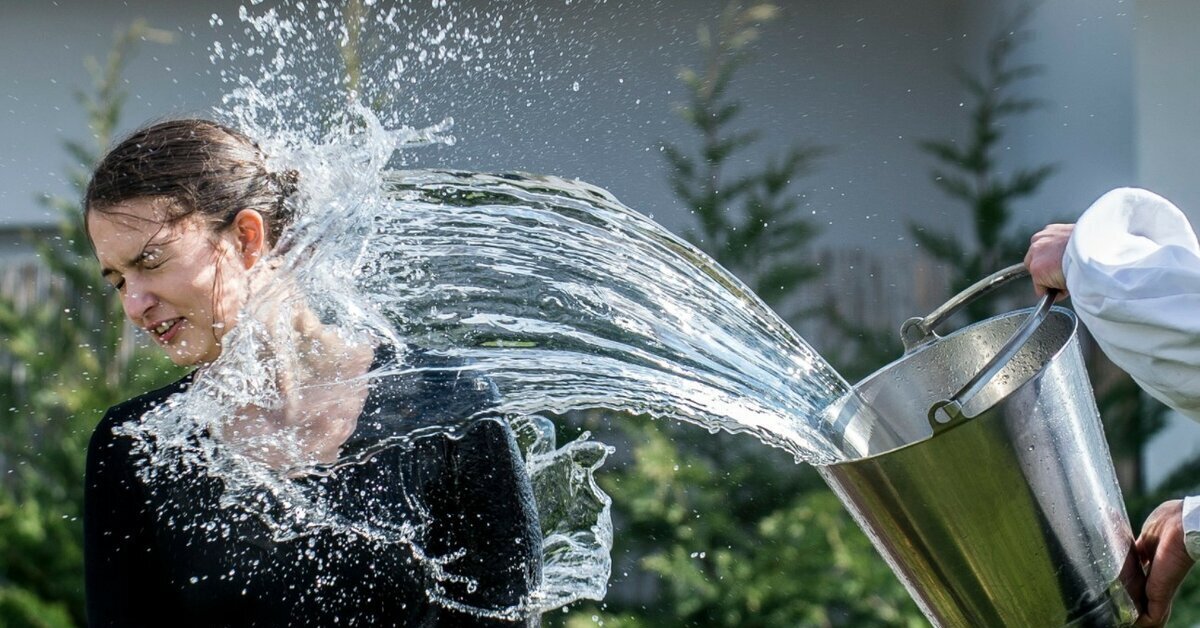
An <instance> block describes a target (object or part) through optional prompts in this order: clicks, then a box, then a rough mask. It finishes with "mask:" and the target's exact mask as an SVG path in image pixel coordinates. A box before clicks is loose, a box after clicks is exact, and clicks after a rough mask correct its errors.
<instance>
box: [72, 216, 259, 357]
mask: <svg viewBox="0 0 1200 628" xmlns="http://www.w3.org/2000/svg"><path fill="white" fill-rule="evenodd" d="M170 202H171V201H169V200H166V199H154V198H146V199H134V200H131V201H127V202H124V203H120V204H118V205H116V206H113V207H111V208H109V209H107V210H106V211H104V212H98V211H92V212H89V216H88V232H89V234H90V235H91V238H92V242H93V243H94V245H95V249H96V257H97V258H98V259H99V260H100V267H101V269H102V270H101V272H102V274H103V275H104V279H105V281H107V282H108V283H109V284H110V285H111V286H113V287H114V288H115V289H116V290H117V292H118V293H119V294H120V295H121V304H122V306H124V308H125V314H126V316H128V317H129V320H131V321H133V324H134V325H137V326H138V327H139V328H141V329H143V330H145V331H146V332H147V333H148V334H150V337H151V338H153V339H154V341H155V342H156V343H158V345H159V346H160V347H162V348H163V350H164V351H166V352H167V356H168V357H170V358H171V361H172V362H174V363H175V364H177V365H180V366H193V365H198V364H207V363H209V362H212V361H213V360H215V359H217V356H219V355H220V354H221V337H222V336H224V335H225V333H226V332H227V331H229V330H230V329H232V328H233V325H234V323H235V322H236V318H237V314H238V312H239V311H240V310H241V308H242V305H243V303H244V301H245V298H246V293H247V281H248V272H247V271H248V269H249V267H250V266H251V265H252V264H253V261H254V259H257V251H255V252H254V255H253V256H250V257H248V256H246V255H244V254H243V253H244V250H243V249H245V241H244V238H239V230H238V228H237V227H236V225H235V226H231V227H229V228H228V229H224V230H221V231H213V230H212V229H211V228H210V227H209V226H208V225H207V224H205V223H204V222H203V221H201V220H199V219H192V218H184V219H183V220H180V221H176V222H175V223H167V222H165V221H164V219H165V217H166V213H165V212H164V211H163V208H164V207H168V206H169V205H168V203H170Z"/></svg>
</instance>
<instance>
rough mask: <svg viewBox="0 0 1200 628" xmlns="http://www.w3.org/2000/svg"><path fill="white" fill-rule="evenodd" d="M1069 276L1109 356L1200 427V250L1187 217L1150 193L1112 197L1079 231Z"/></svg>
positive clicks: (1121, 192) (1081, 311)
mask: <svg viewBox="0 0 1200 628" xmlns="http://www.w3.org/2000/svg"><path fill="white" fill-rule="evenodd" d="M1063 273H1064V275H1065V276H1066V280H1067V289H1068V290H1069V291H1070V293H1071V301H1072V303H1073V304H1074V306H1075V312H1076V313H1077V314H1078V315H1079V318H1080V320H1082V321H1083V323H1084V325H1086V326H1087V328H1088V330H1090V331H1091V332H1092V335H1093V336H1094V337H1095V339H1096V342H1097V343H1099V345H1100V347H1101V348H1102V349H1103V350H1104V353H1105V354H1107V355H1108V357H1109V358H1110V359H1112V361H1113V362H1115V363H1116V364H1117V366H1120V367H1121V368H1122V369H1124V370H1125V371H1126V372H1127V373H1129V374H1130V375H1131V376H1133V378H1134V380H1135V381H1137V383H1138V384H1139V385H1140V386H1141V387H1142V388H1143V389H1145V390H1146V391H1147V392H1149V393H1150V394H1151V395H1153V396H1154V397H1155V398H1157V399H1159V400H1161V401H1162V402H1163V403H1166V404H1167V405H1169V406H1171V407H1172V408H1174V409H1176V410H1178V411H1179V412H1182V413H1183V414H1186V415H1187V416H1189V417H1191V418H1192V419H1195V420H1197V421H1200V244H1198V243H1197V240H1196V234H1195V232H1194V231H1192V227H1191V225H1190V224H1188V221H1187V217H1186V216H1184V214H1183V212H1181V211H1180V210H1179V208H1177V207H1175V206H1174V205H1172V204H1171V203H1170V202H1169V201H1167V200H1166V199H1164V198H1162V197H1161V196H1158V195H1157V194H1154V193H1152V192H1148V191H1146V190H1139V189H1134V188H1121V189H1117V190H1113V191H1111V192H1109V193H1107V194H1105V195H1104V196H1102V197H1100V199H1099V200H1097V201H1096V202H1095V203H1094V204H1092V206H1091V207H1089V208H1088V210H1087V211H1086V212H1084V214H1083V216H1081V217H1080V218H1079V221H1078V222H1077V223H1076V225H1075V230H1074V232H1073V233H1072V235H1071V239H1070V242H1068V244H1067V250H1066V253H1065V255H1064V256H1063Z"/></svg>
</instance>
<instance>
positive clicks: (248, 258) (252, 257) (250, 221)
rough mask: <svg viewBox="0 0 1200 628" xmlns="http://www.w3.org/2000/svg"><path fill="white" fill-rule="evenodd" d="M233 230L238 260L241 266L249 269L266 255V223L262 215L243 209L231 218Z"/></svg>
mask: <svg viewBox="0 0 1200 628" xmlns="http://www.w3.org/2000/svg"><path fill="white" fill-rule="evenodd" d="M233 228H234V231H235V232H236V233H237V244H238V259H240V260H241V262H242V266H244V267H245V268H250V267H251V266H253V265H254V264H255V263H256V262H258V258H260V257H262V256H263V255H266V253H267V232H266V223H265V221H264V220H263V217H262V214H260V213H258V212H257V211H255V210H253V209H243V210H242V211H240V212H238V213H237V216H234V217H233Z"/></svg>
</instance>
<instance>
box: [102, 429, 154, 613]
mask: <svg viewBox="0 0 1200 628" xmlns="http://www.w3.org/2000/svg"><path fill="white" fill-rule="evenodd" d="M116 424H117V421H116V416H115V413H114V410H110V411H109V412H108V414H106V415H105V416H104V419H103V420H102V421H101V422H100V424H99V426H97V428H96V431H95V432H94V433H93V434H92V438H91V442H90V444H89V445H88V454H87V475H86V476H85V487H84V502H83V533H84V543H83V550H84V578H85V586H86V594H87V615H88V625H90V626H93V627H102V626H153V625H161V624H162V622H163V621H164V620H166V619H167V618H164V617H163V616H162V615H161V614H156V613H155V609H158V608H161V607H162V606H163V605H167V604H169V602H168V598H167V597H166V595H165V591H164V590H162V585H163V578H161V577H156V574H157V573H158V571H157V568H156V567H155V566H154V560H155V557H154V555H153V553H152V547H153V546H152V544H151V543H150V542H149V539H150V536H151V533H150V531H149V529H148V528H147V525H146V520H147V518H146V517H145V516H144V515H143V512H144V509H145V508H146V503H145V492H144V491H143V490H142V485H141V481H140V480H139V479H138V478H137V475H136V473H135V471H134V468H133V461H132V456H131V451H130V449H131V448H130V443H129V439H127V438H118V437H116V436H115V435H114V434H113V432H112V428H113V426H114V425H116Z"/></svg>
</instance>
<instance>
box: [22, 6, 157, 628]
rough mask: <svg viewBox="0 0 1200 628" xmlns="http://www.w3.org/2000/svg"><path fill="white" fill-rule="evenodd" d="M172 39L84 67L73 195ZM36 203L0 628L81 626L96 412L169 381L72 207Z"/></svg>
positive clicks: (127, 35)
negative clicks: (87, 81)
mask: <svg viewBox="0 0 1200 628" xmlns="http://www.w3.org/2000/svg"><path fill="white" fill-rule="evenodd" d="M170 40H171V34H170V33H169V32H166V31H162V30H158V29H154V28H151V27H150V26H148V25H147V24H146V22H144V21H137V22H134V23H133V24H132V25H130V26H129V27H128V28H127V29H125V30H123V31H121V32H119V33H118V34H117V36H116V41H115V44H114V45H113V48H112V50H111V52H110V53H109V55H108V58H107V60H106V61H105V62H104V63H100V62H99V61H97V60H96V59H93V58H88V59H87V60H86V64H87V67H88V70H89V73H90V74H91V76H92V78H93V81H94V83H93V85H92V88H91V90H90V91H83V90H81V91H80V92H78V94H77V97H78V100H79V103H80V105H81V106H82V107H83V109H84V111H85V112H86V114H87V119H88V126H89V129H90V130H91V132H92V134H93V137H92V141H91V142H77V141H67V142H65V143H64V146H65V148H66V151H67V152H68V154H69V155H70V156H71V158H72V159H73V161H74V162H75V163H76V164H77V165H76V166H74V167H72V168H71V169H70V171H69V173H68V174H69V180H70V181H71V182H72V183H73V185H74V187H75V189H76V190H77V192H79V193H80V195H82V189H83V186H84V185H86V181H87V176H88V167H89V166H90V165H91V164H94V163H95V162H96V160H97V158H98V157H99V151H101V150H103V149H104V148H106V147H107V145H108V143H109V142H110V141H111V138H112V136H113V132H114V130H115V129H116V127H117V124H118V122H119V119H120V113H121V110H122V107H123V105H124V102H125V99H126V97H127V93H126V91H125V89H124V81H123V78H122V72H123V70H124V68H125V66H126V64H127V63H128V61H129V59H130V58H131V56H132V55H133V53H134V51H135V50H136V48H137V46H138V45H139V44H141V43H142V42H158V43H166V42H169V41H170ZM40 200H41V202H43V203H44V204H45V205H46V206H47V207H49V208H50V209H52V210H54V211H55V212H56V213H58V215H59V217H60V224H59V226H58V229H57V232H56V233H55V237H53V238H52V239H51V240H50V241H45V240H41V239H37V238H33V237H31V238H30V239H31V240H32V243H33V244H34V245H35V246H36V250H37V252H38V257H39V260H40V263H41V264H42V265H43V266H44V267H45V271H46V272H47V273H48V276H49V277H50V281H49V282H47V286H46V288H45V291H44V292H43V293H41V294H37V295H36V296H37V297H38V298H37V300H36V301H33V302H28V303H27V302H26V301H28V299H22V298H18V295H15V294H2V295H0V337H3V338H5V342H4V343H3V344H2V345H0V470H2V471H0V625H9V626H71V625H79V626H82V625H84V624H85V623H86V618H85V616H84V608H83V549H82V548H83V529H82V506H83V475H84V462H85V458H86V450H87V443H88V438H89V437H90V435H91V431H92V428H93V427H94V426H95V424H96V422H97V420H99V418H100V413H101V412H103V411H104V409H105V408H107V407H109V406H111V405H113V404H115V403H116V402H118V401H121V400H122V399H125V398H127V397H129V396H132V394H133V393H135V392H144V391H145V390H148V389H150V388H152V387H153V386H154V385H155V384H156V383H165V381H166V380H169V379H170V378H172V377H177V376H178V372H177V371H176V370H175V369H174V367H171V366H170V363H169V362H167V361H166V359H165V358H163V357H161V356H159V355H157V354H158V352H153V353H154V355H153V356H152V357H151V356H150V355H149V353H150V352H147V351H143V350H141V349H139V348H138V346H137V342H136V341H135V339H134V338H133V337H132V334H131V331H132V329H131V328H130V327H129V326H128V325H126V324H125V322H124V320H125V317H124V314H123V313H122V311H121V306H120V303H119V301H118V300H117V299H116V298H115V296H114V293H112V291H111V290H107V289H105V287H104V283H103V281H102V280H101V278H100V271H99V267H98V265H97V262H96V261H95V258H94V256H93V255H92V252H91V248H90V245H89V243H88V240H87V237H86V235H85V234H84V231H83V223H82V211H81V208H80V207H79V204H78V202H77V201H76V200H74V199H72V198H63V197H57V196H47V197H45V198H43V199H40ZM25 296H26V297H27V296H29V295H28V294H26V295H25Z"/></svg>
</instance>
